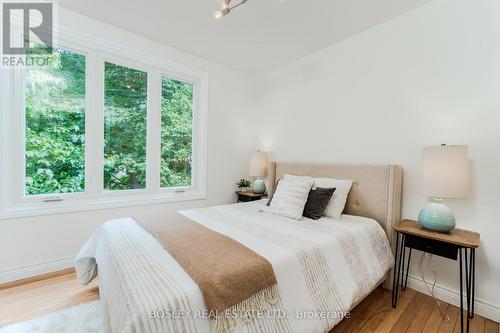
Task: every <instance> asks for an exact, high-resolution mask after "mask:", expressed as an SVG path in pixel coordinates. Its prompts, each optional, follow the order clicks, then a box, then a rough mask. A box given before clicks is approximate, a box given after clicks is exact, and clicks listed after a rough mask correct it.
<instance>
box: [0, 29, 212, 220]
mask: <svg viewBox="0 0 500 333" xmlns="http://www.w3.org/2000/svg"><path fill="white" fill-rule="evenodd" d="M55 30H56V31H55V35H57V42H56V43H55V44H56V46H57V47H60V48H62V49H65V50H68V51H72V52H76V53H79V54H82V55H84V56H85V57H86V103H85V105H86V110H85V111H86V113H85V192H80V193H64V194H56V195H52V194H48V195H30V196H26V195H25V193H24V187H25V150H24V140H25V109H24V93H25V89H24V87H25V82H24V74H23V71H22V70H20V69H14V68H12V69H3V70H0V89H1V90H0V121H1V122H0V126H1V130H2V135H1V136H0V138H1V143H0V148H1V154H0V156H1V162H0V168H1V169H0V173H1V180H2V186H1V188H0V205H1V206H0V219H6V218H17V217H23V216H37V215H47V214H59V213H69V212H75V211H83V210H95V209H107V208H117V207H128V206H139V205H148V204H159V203H167V202H179V201H188V200H201V199H205V198H206V150H207V146H206V142H207V129H206V127H207V111H208V110H207V109H208V99H207V93H208V78H207V74H206V73H204V72H202V71H198V70H194V69H191V68H188V67H185V66H182V65H178V64H175V63H172V62H170V61H168V60H166V59H164V58H159V57H154V56H151V55H148V54H145V53H143V52H141V51H137V50H134V49H130V48H127V47H123V46H122V45H118V44H114V43H112V42H109V41H107V40H103V39H99V38H95V37H93V36H89V35H86V34H82V33H79V32H75V31H71V30H68V29H65V28H61V27H56V28H55ZM105 62H111V63H114V64H117V65H122V66H127V67H130V68H133V69H137V70H141V71H144V72H147V74H148V77H147V84H148V86H147V108H148V111H147V138H146V142H147V143H146V144H147V147H146V159H147V166H146V188H145V189H131V190H123V191H110V190H106V189H104V181H103V178H104V177H103V167H104V63H105ZM162 77H169V78H172V79H175V80H179V81H182V82H186V83H189V84H192V85H193V89H194V98H193V134H192V135H193V152H192V183H191V186H186V187H171V188H161V187H160V163H161V156H160V152H161V151H160V149H161V98H162V96H161V79H162ZM13 110H16V111H15V112H14V111H13ZM61 199H62V201H50V200H61ZM47 200H49V201H47Z"/></svg>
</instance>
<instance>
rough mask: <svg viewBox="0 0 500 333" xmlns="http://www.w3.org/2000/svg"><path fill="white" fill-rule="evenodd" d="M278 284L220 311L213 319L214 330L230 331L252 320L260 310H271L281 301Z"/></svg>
mask: <svg viewBox="0 0 500 333" xmlns="http://www.w3.org/2000/svg"><path fill="white" fill-rule="evenodd" d="M279 298H280V296H279V293H278V286H277V285H272V286H270V287H267V288H266V289H263V290H261V291H259V292H258V293H256V294H254V295H252V296H251V297H249V298H247V299H246V300H244V301H243V302H240V303H238V304H236V305H233V306H231V307H229V308H227V309H226V310H224V311H222V312H221V313H218V314H217V316H216V317H215V318H213V319H212V328H213V330H212V332H214V333H229V332H231V331H232V330H233V329H235V328H236V327H238V326H240V325H242V324H244V323H246V322H248V321H250V320H252V319H253V318H254V317H255V316H256V315H257V313H258V312H262V311H266V310H270V309H271V307H272V306H273V305H274V304H276V303H277V302H278V301H279Z"/></svg>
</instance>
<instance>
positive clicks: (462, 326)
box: [458, 248, 464, 333]
mask: <svg viewBox="0 0 500 333" xmlns="http://www.w3.org/2000/svg"><path fill="white" fill-rule="evenodd" d="M458 257H459V260H458V265H459V266H460V332H462V333H463V332H464V292H463V279H462V277H463V276H462V249H461V248H460V249H458Z"/></svg>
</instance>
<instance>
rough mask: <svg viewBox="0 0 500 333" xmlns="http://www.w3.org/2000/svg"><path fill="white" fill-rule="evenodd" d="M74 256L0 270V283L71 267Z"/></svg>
mask: <svg viewBox="0 0 500 333" xmlns="http://www.w3.org/2000/svg"><path fill="white" fill-rule="evenodd" d="M74 263H75V257H67V258H61V259H57V260H53V261H46V262H43V263H40V264H35V265H29V266H24V267H19V268H15V269H11V270H8V271H3V272H0V284H6V283H9V282H13V281H17V280H23V279H27V278H31V277H34V276H39V275H44V274H47V273H52V272H57V271H62V270H64V269H67V268H71V267H73V265H74Z"/></svg>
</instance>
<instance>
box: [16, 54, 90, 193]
mask: <svg viewBox="0 0 500 333" xmlns="http://www.w3.org/2000/svg"><path fill="white" fill-rule="evenodd" d="M53 59H54V61H53V63H52V64H51V65H50V66H38V67H37V66H36V65H34V66H31V67H29V69H28V70H27V71H26V98H25V117H26V125H25V135H26V137H25V161H26V164H25V194H26V195H33V194H51V193H70V192H82V191H84V190H85V56H83V55H80V54H77V53H73V52H69V51H65V50H62V49H55V50H54V56H53Z"/></svg>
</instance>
